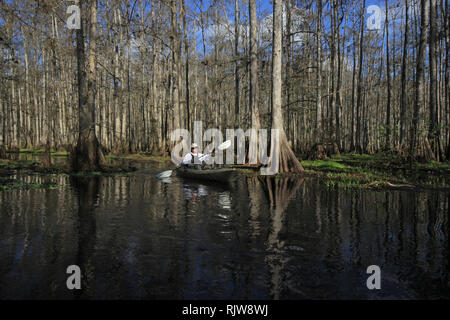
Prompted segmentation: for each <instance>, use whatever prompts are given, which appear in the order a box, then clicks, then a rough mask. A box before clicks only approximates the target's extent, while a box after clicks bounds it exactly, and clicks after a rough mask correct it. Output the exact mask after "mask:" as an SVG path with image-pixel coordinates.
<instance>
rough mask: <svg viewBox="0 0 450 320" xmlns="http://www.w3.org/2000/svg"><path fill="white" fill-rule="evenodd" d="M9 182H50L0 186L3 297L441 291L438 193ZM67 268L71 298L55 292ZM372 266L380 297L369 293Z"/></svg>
mask: <svg viewBox="0 0 450 320" xmlns="http://www.w3.org/2000/svg"><path fill="white" fill-rule="evenodd" d="M152 170H153V171H154V172H157V171H158V170H160V169H158V168H154V169H150V171H151V172H153V171H152ZM14 177H15V178H20V179H21V180H24V181H26V182H29V183H30V182H34V183H40V182H42V181H47V180H48V179H53V180H54V182H56V183H57V184H58V185H59V187H58V188H57V189H55V190H47V189H30V190H11V191H6V192H0V208H1V211H0V298H1V299H15V298H48V299H61V298H64V299H84V298H97V299H98V298H102V299H125V298H126V299H143V298H144V299H220V298H222V299H223V298H230V299H310V298H313V299H391V298H397V299H403V298H413V299H415V298H422V299H433V298H439V297H441V298H442V297H447V298H448V297H450V290H449V288H450V284H449V270H450V265H449V247H450V246H449V222H448V217H449V210H450V208H449V202H450V195H449V194H448V193H444V192H436V191H426V192H410V191H377V192H374V191H369V190H344V189H340V188H337V187H336V188H328V187H325V186H324V185H323V184H322V183H321V182H320V181H317V180H308V179H307V180H303V179H299V178H282V179H280V178H268V177H259V178H258V177H242V178H240V179H238V180H236V181H234V182H233V183H232V184H231V185H230V186H223V185H214V184H204V183H201V182H195V181H188V180H183V179H181V178H178V177H173V178H171V181H170V183H164V182H162V181H158V180H157V179H156V178H155V176H154V174H153V173H152V174H145V173H142V172H141V173H137V174H135V175H132V176H108V177H104V176H103V177H67V176H55V177H50V178H49V176H40V175H25V176H20V173H17V174H16V175H15V176H14ZM73 264H76V265H79V266H80V267H81V270H82V273H83V275H82V290H81V291H78V292H74V291H69V290H68V289H67V287H66V280H67V277H68V275H67V274H66V269H67V267H68V266H69V265H73ZM373 264H376V265H379V266H380V268H381V270H382V282H381V285H382V289H381V290H377V291H371V290H368V289H367V287H366V280H367V277H368V276H369V275H367V274H366V269H367V267H368V266H370V265H373Z"/></svg>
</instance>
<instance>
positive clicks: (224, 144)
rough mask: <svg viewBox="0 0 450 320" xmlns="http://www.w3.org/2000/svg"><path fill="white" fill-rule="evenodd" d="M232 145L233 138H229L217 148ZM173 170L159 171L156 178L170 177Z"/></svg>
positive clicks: (221, 148)
mask: <svg viewBox="0 0 450 320" xmlns="http://www.w3.org/2000/svg"><path fill="white" fill-rule="evenodd" d="M230 146H231V140H227V141H225V142H224V143H221V144H220V145H219V146H218V147H217V149H219V150H220V151H222V150H225V149H228V148H229V147H230ZM172 172H173V170H166V171H163V172H160V173H158V174H157V175H156V178H158V179H161V180H162V179H165V178H168V177H170V176H171V175H172Z"/></svg>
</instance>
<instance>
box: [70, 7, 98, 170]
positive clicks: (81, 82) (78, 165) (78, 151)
mask: <svg viewBox="0 0 450 320" xmlns="http://www.w3.org/2000/svg"><path fill="white" fill-rule="evenodd" d="M87 2H88V1H87V0H82V1H79V0H78V1H77V2H76V4H78V5H79V6H80V12H81V21H83V12H84V10H86V9H85V7H86V5H87ZM89 2H90V5H91V7H90V22H91V25H90V31H89V40H90V41H89V50H90V55H89V73H88V75H86V69H85V68H86V65H85V63H86V60H85V48H84V34H83V23H81V28H80V29H78V30H77V31H76V33H77V64H78V68H77V73H78V108H79V110H78V116H79V120H78V128H79V133H78V142H77V146H76V148H75V150H74V153H75V154H74V156H73V157H72V159H73V169H74V170H75V171H95V170H99V169H101V166H102V164H103V163H104V157H103V153H102V151H101V148H100V145H99V143H98V141H97V137H96V135H95V96H96V91H97V89H96V50H97V46H96V41H97V39H96V37H97V34H96V33H97V0H91V1H89ZM86 82H87V83H86Z"/></svg>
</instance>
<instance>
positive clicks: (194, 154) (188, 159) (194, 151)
mask: <svg viewBox="0 0 450 320" xmlns="http://www.w3.org/2000/svg"><path fill="white" fill-rule="evenodd" d="M212 151H213V150H210V152H209V153H207V154H203V153H199V152H198V145H197V144H196V143H193V144H192V145H191V152H188V153H187V154H186V155H185V156H184V157H183V161H181V165H182V166H183V167H188V168H194V169H201V168H202V165H203V166H204V165H205V161H206V160H208V159H209V158H210V157H211V152H212ZM195 159H198V163H195Z"/></svg>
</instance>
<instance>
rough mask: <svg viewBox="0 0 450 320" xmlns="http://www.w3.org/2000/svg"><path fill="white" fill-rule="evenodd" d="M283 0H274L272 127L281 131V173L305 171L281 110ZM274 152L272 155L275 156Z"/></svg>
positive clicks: (279, 153)
mask: <svg viewBox="0 0 450 320" xmlns="http://www.w3.org/2000/svg"><path fill="white" fill-rule="evenodd" d="M281 6H282V1H281V0H274V1H273V49H272V66H273V67H272V129H278V131H279V152H278V157H279V164H280V167H279V171H278V172H279V173H285V172H303V171H304V170H303V167H302V165H301V164H300V162H299V161H298V159H297V158H296V157H295V154H294V152H293V151H292V149H291V147H290V146H289V144H288V141H287V138H286V133H285V131H284V125H283V113H282V110H281V105H282V97H281V83H282V79H281V63H282V36H283V30H282V9H281ZM274 156H277V155H274V154H273V152H272V154H271V157H274Z"/></svg>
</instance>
